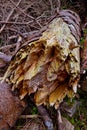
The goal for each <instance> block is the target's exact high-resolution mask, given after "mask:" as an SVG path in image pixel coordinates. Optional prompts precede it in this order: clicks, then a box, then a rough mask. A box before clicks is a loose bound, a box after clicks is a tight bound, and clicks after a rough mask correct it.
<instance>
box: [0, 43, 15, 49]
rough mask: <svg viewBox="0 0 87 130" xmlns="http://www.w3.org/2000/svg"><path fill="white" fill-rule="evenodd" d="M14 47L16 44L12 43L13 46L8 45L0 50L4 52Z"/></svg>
mask: <svg viewBox="0 0 87 130" xmlns="http://www.w3.org/2000/svg"><path fill="white" fill-rule="evenodd" d="M15 46H16V43H14V44H10V45H6V46H2V47H0V50H5V49H8V50H9V49H10V48H12V47H15Z"/></svg>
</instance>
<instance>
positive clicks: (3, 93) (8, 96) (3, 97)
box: [0, 82, 25, 130]
mask: <svg viewBox="0 0 87 130" xmlns="http://www.w3.org/2000/svg"><path fill="white" fill-rule="evenodd" d="M24 108H25V103H24V102H22V101H20V100H19V98H18V97H17V96H14V95H13V94H12V92H11V88H10V86H9V85H8V84H6V83H5V82H4V83H0V117H1V119H0V128H5V127H6V128H7V129H8V126H10V127H12V126H14V124H15V122H16V121H17V119H18V117H19V116H20V114H21V113H22V112H23V110H24ZM7 129H6V130H7Z"/></svg>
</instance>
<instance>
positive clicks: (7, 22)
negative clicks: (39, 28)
mask: <svg viewBox="0 0 87 130" xmlns="http://www.w3.org/2000/svg"><path fill="white" fill-rule="evenodd" d="M32 22H33V21H29V22H24V23H22V22H11V21H0V23H2V24H17V25H28V24H30V23H32Z"/></svg>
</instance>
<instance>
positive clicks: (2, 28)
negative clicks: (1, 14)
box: [0, 0, 21, 33]
mask: <svg viewBox="0 0 87 130" xmlns="http://www.w3.org/2000/svg"><path fill="white" fill-rule="evenodd" d="M20 2H21V0H19V2H18V3H17V5H16V7H17V6H18V5H19V4H20ZM16 7H14V8H13V9H12V10H11V12H10V14H9V15H8V17H7V19H6V22H8V20H9V19H10V17H11V16H12V14H13V12H14V10H15V8H16ZM5 26H6V24H4V25H3V26H2V27H1V29H0V33H1V32H2V31H3V30H4V28H5Z"/></svg>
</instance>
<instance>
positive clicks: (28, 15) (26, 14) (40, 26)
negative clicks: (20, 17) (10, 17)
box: [10, 0, 42, 28]
mask: <svg viewBox="0 0 87 130" xmlns="http://www.w3.org/2000/svg"><path fill="white" fill-rule="evenodd" d="M10 1H11V3H12V4H13V5H14V6H16V4H15V3H14V2H13V1H12V0H10ZM16 8H17V9H19V11H21V12H22V13H23V14H24V15H25V16H27V17H29V18H31V19H32V20H34V21H35V22H36V23H37V24H38V25H39V26H40V28H41V27H42V26H41V24H40V23H39V22H38V21H37V20H36V19H35V18H34V17H32V16H31V15H28V14H26V13H25V12H24V11H23V10H22V9H21V8H19V7H18V6H16Z"/></svg>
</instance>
